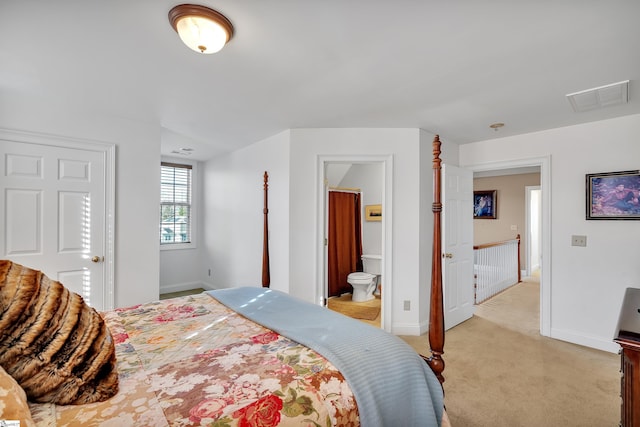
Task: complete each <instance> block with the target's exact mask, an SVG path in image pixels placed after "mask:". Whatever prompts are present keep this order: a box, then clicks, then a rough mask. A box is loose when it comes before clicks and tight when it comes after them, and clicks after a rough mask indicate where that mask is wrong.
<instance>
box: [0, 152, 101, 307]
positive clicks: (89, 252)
mask: <svg viewBox="0 0 640 427" xmlns="http://www.w3.org/2000/svg"><path fill="white" fill-rule="evenodd" d="M0 155H1V156H2V164H3V166H0V172H2V173H1V176H2V181H1V183H0V191H1V193H0V194H1V196H0V224H1V225H0V227H2V231H3V233H2V234H3V235H4V236H5V237H4V238H3V239H0V240H1V241H0V254H1V255H2V257H3V258H5V259H10V260H12V261H15V262H17V263H20V264H23V265H25V266H28V267H31V268H35V269H38V270H41V271H42V272H43V273H45V274H46V275H47V276H49V277H50V278H52V279H54V280H58V281H60V282H62V283H63V284H64V285H65V286H67V287H68V288H69V289H70V290H71V291H73V292H76V293H78V294H80V295H81V296H82V297H83V298H84V299H85V301H87V303H89V304H90V305H91V306H93V307H95V308H96V309H99V310H102V309H105V308H106V307H105V306H104V303H105V300H104V295H105V289H104V286H105V280H104V277H105V270H104V264H103V263H102V260H103V257H104V255H105V254H104V252H105V230H106V226H105V211H106V206H105V205H106V202H105V180H106V179H105V176H106V175H105V159H104V154H103V153H102V152H100V151H93V150H83V149H78V148H66V147H60V146H55V145H46V144H32V143H24V142H14V141H6V140H3V141H0ZM2 169H4V170H2ZM96 257H97V258H96ZM92 259H94V261H92ZM95 261H97V262H95Z"/></svg>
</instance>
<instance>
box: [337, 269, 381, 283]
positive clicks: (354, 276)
mask: <svg viewBox="0 0 640 427" xmlns="http://www.w3.org/2000/svg"><path fill="white" fill-rule="evenodd" d="M343 277H344V276H343ZM374 277H376V275H375V274H371V273H366V272H364V271H356V272H354V273H349V275H348V276H347V281H349V280H358V281H360V280H362V281H366V282H367V283H368V282H371V280H372V279H373V278H374Z"/></svg>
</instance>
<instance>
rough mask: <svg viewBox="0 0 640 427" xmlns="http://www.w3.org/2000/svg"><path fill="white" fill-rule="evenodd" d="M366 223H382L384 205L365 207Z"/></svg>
mask: <svg viewBox="0 0 640 427" xmlns="http://www.w3.org/2000/svg"><path fill="white" fill-rule="evenodd" d="M364 219H365V220H366V221H382V205H367V206H365V207H364Z"/></svg>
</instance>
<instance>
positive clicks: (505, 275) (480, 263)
mask: <svg viewBox="0 0 640 427" xmlns="http://www.w3.org/2000/svg"><path fill="white" fill-rule="evenodd" d="M473 253H474V266H473V267H474V277H475V303H476V304H479V303H481V302H483V301H486V300H487V299H489V298H491V297H492V296H494V295H496V294H498V293H500V292H502V291H504V290H505V289H507V288H509V287H511V286H513V285H515V284H517V283H519V282H520V235H519V234H518V236H517V237H516V238H515V239H513V240H505V241H501V242H494V243H486V244H483V245H478V246H474V247H473Z"/></svg>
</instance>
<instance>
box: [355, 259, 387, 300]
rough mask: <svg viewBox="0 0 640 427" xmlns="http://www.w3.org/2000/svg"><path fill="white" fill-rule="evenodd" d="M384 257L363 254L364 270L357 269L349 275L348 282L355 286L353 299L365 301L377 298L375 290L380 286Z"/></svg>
mask: <svg viewBox="0 0 640 427" xmlns="http://www.w3.org/2000/svg"><path fill="white" fill-rule="evenodd" d="M381 264H382V257H381V256H380V255H362V267H363V270H364V271H356V272H353V273H350V274H349V275H348V276H347V282H348V283H349V284H350V285H351V286H352V287H353V294H352V295H351V301H354V302H364V301H370V300H372V299H374V298H375V296H374V295H373V292H374V291H375V290H376V288H377V287H378V278H379V277H380V273H381V268H380V265H381Z"/></svg>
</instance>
